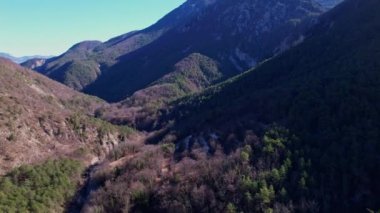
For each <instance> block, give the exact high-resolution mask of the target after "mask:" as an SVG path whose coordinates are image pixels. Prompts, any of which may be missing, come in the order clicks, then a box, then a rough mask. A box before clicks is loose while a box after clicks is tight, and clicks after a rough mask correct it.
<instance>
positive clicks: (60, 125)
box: [0, 58, 124, 174]
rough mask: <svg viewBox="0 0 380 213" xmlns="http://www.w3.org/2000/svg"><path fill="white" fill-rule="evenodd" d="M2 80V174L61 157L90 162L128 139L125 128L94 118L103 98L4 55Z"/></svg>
mask: <svg viewBox="0 0 380 213" xmlns="http://www.w3.org/2000/svg"><path fill="white" fill-rule="evenodd" d="M0 84H1V87H0V174H3V173H5V172H7V171H9V170H10V169H12V168H14V167H17V166H20V165H22V164H26V163H28V164H32V163H36V162H40V161H43V160H45V159H48V158H56V157H60V156H61V157H63V156H71V157H73V158H77V159H79V160H82V161H84V162H85V163H90V162H91V160H93V158H94V159H95V158H96V157H97V156H99V157H101V156H102V155H103V156H104V154H105V153H106V152H107V149H109V147H108V146H109V145H110V146H112V145H111V144H112V143H113V144H117V143H119V142H120V141H123V140H122V139H119V138H118V135H123V134H124V133H123V132H122V131H119V127H113V126H112V125H110V124H107V123H105V122H101V121H98V120H94V119H92V118H91V117H88V116H91V115H92V114H93V112H94V111H95V109H96V108H98V107H100V106H102V105H104V104H105V103H104V102H103V101H101V100H99V99H96V98H94V97H90V96H86V95H83V94H80V93H78V92H76V91H74V90H73V89H70V88H68V87H66V86H64V85H62V84H60V83H57V82H54V81H52V80H50V79H48V78H46V77H45V76H42V75H40V74H37V73H35V72H33V71H30V70H27V69H25V68H22V67H20V66H18V65H16V64H14V63H12V62H10V61H8V60H5V59H2V58H0ZM87 115H88V116H87ZM104 141H107V142H111V143H110V144H103V145H102V143H103V142H104ZM78 150H79V151H80V150H82V151H83V152H82V154H78V153H79V151H78ZM95 150H98V151H95ZM96 153H98V154H96Z"/></svg>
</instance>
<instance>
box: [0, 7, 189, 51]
mask: <svg viewBox="0 0 380 213" xmlns="http://www.w3.org/2000/svg"><path fill="white" fill-rule="evenodd" d="M183 2H185V0H0V27H1V31H0V52H6V53H10V54H12V55H15V56H25V55H36V54H37V55H58V54H61V53H63V52H64V51H65V50H67V49H68V48H69V47H71V46H72V45H73V44H75V43H77V42H80V41H83V40H101V41H105V40H108V39H110V38H112V37H114V36H118V35H121V34H124V33H127V32H129V31H132V30H136V29H142V28H145V27H147V26H149V25H151V24H153V23H154V22H156V21H157V20H158V19H160V18H161V17H162V16H164V15H165V14H167V13H168V12H170V11H171V10H173V9H174V8H176V7H178V6H179V5H181V4H182V3H183Z"/></svg>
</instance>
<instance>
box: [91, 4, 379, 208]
mask: <svg viewBox="0 0 380 213" xmlns="http://www.w3.org/2000/svg"><path fill="white" fill-rule="evenodd" d="M378 8H380V1H378V0H346V1H345V2H344V3H342V4H341V5H340V6H339V7H336V8H335V9H333V10H332V11H330V12H327V13H325V14H324V15H323V16H322V17H321V18H320V20H319V21H318V23H317V24H316V25H315V26H314V27H313V28H312V29H311V30H310V31H309V33H308V34H307V35H305V39H304V41H303V42H302V43H301V44H299V45H297V46H295V47H293V48H291V49H289V50H287V51H285V52H283V53H281V54H280V55H278V56H276V57H274V58H272V59H270V60H267V61H265V62H263V63H262V64H260V65H258V67H257V68H255V69H252V70H250V71H249V72H246V73H244V74H241V75H239V76H237V77H234V78H232V79H229V80H227V81H225V82H223V83H221V84H218V85H216V86H214V87H211V88H209V89H207V90H206V91H204V92H202V93H200V94H194V95H191V96H189V97H185V98H183V99H181V100H179V101H176V102H174V103H172V105H171V107H170V108H163V109H159V110H157V111H156V113H157V114H156V119H155V121H154V122H155V123H156V124H155V125H154V126H156V132H154V133H153V134H152V135H151V138H150V140H149V142H150V144H149V145H147V146H146V147H144V148H137V150H138V151H136V152H133V151H132V152H127V154H126V155H124V157H118V158H116V159H115V161H114V162H110V163H109V164H108V167H107V166H106V167H104V168H103V169H100V170H99V171H98V173H97V178H98V179H103V180H104V179H105V180H104V181H103V183H104V186H103V187H102V188H101V189H98V190H96V191H94V192H93V193H92V194H91V196H90V198H89V201H88V202H87V203H86V206H85V208H84V209H85V210H86V211H85V212H93V211H95V210H99V209H100V210H101V211H104V212H107V211H132V212H141V211H142V212H152V211H156V212H171V211H173V212H365V211H370V210H371V209H372V210H374V211H376V210H378V209H380V206H379V205H380V204H379V202H378V197H379V195H380V184H379V182H378V177H379V175H380V173H379V171H380V164H379V162H380V159H379V154H378V153H379V151H380V143H379V141H380V134H379V133H380V129H379V127H380V123H379V122H380V111H379V110H378V109H380V97H379V94H380V93H379V91H380V84H379V81H380V72H379V70H380V62H379V60H378V59H379V58H380V51H379V48H380V39H379V38H380V31H379V29H380V14H379V13H378V11H377V10H378ZM157 123H158V124H157ZM173 143H174V144H175V145H173ZM115 167H116V168H117V170H118V171H119V173H118V174H117V175H110V174H109V172H110V171H112V169H114V168H115ZM110 197H112V198H111V199H110Z"/></svg>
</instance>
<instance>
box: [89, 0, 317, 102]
mask: <svg viewBox="0 0 380 213" xmlns="http://www.w3.org/2000/svg"><path fill="white" fill-rule="evenodd" d="M188 3H189V2H187V3H185V4H188ZM321 11H322V10H321V9H320V8H319V6H318V5H317V4H315V3H313V2H312V1H300V0H291V1H281V0H272V1H263V0H239V1H232V0H223V1H216V2H215V3H214V4H212V5H210V6H208V7H207V8H206V9H204V11H203V12H202V13H199V14H198V15H197V16H195V17H194V18H192V19H189V20H188V21H187V22H184V23H182V24H181V25H178V26H176V27H174V28H173V29H171V30H170V31H168V32H167V33H165V34H164V35H162V36H161V37H160V38H158V39H157V40H155V41H154V42H152V43H150V44H149V45H147V46H145V47H143V48H141V49H138V50H136V51H134V52H132V53H130V54H126V55H124V56H123V57H121V58H120V62H119V63H117V64H115V65H114V66H113V67H111V68H110V69H109V70H108V71H107V73H105V74H104V75H102V76H100V77H99V78H98V79H97V80H96V81H95V82H94V83H93V84H91V85H89V86H88V87H87V88H85V90H84V91H85V92H86V93H89V94H93V95H96V96H99V97H101V98H103V99H106V100H108V101H120V100H122V99H124V98H126V97H128V96H130V95H132V94H133V93H134V92H135V91H137V90H140V89H143V88H145V87H146V86H148V85H149V84H151V83H152V82H154V81H156V80H158V79H159V78H161V77H163V76H164V75H166V74H168V73H169V72H170V70H172V67H173V66H174V65H175V64H176V63H178V62H179V61H181V60H182V59H183V58H186V57H187V56H189V55H191V54H193V53H200V54H202V55H205V56H207V57H209V58H212V59H213V60H216V61H218V62H219V63H220V64H221V65H222V67H223V68H224V73H223V75H224V77H225V78H227V77H229V76H233V75H236V74H238V73H239V72H241V71H243V70H245V69H248V68H250V67H253V66H255V65H256V64H257V63H259V62H260V61H262V60H264V59H266V58H268V57H271V56H273V55H274V54H276V53H279V52H281V51H283V50H284V49H286V48H288V47H289V46H292V45H293V44H295V43H297V42H299V41H300V39H301V40H302V37H300V35H301V34H302V32H304V31H305V30H306V29H307V28H308V27H309V26H310V25H312V23H313V21H314V20H315V18H316V17H317V16H318V15H319V14H320V13H321ZM227 71H228V72H227ZM115 79H117V80H116V81H115ZM111 82H112V83H111Z"/></svg>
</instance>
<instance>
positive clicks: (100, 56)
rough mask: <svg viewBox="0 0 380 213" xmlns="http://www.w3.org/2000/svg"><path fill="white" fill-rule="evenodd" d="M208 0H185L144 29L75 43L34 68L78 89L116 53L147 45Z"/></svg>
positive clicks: (113, 59) (110, 62)
mask: <svg viewBox="0 0 380 213" xmlns="http://www.w3.org/2000/svg"><path fill="white" fill-rule="evenodd" d="M212 3H213V1H209V0H201V1H199V0H189V1H187V3H185V4H183V5H181V6H180V7H178V8H177V9H176V10H174V11H172V12H171V13H169V14H168V15H166V16H165V17H163V18H162V19H161V20H159V21H158V22H157V23H155V24H154V25H152V26H150V27H148V28H146V29H144V30H141V31H134V32H130V33H127V34H124V35H121V36H118V37H115V38H112V39H110V40H109V41H106V42H104V43H101V42H99V41H85V42H81V43H78V44H76V45H74V46H73V47H72V48H70V50H68V51H67V52H66V53H64V54H62V55H61V56H58V57H56V58H52V59H50V60H48V61H47V62H46V64H45V65H44V66H41V67H39V68H38V69H37V70H38V71H39V72H41V73H42V74H45V75H47V76H49V77H50V78H53V79H55V80H57V81H60V82H62V83H64V84H66V85H68V86H70V87H72V88H74V89H77V90H82V89H83V88H85V87H86V86H88V85H89V84H91V83H92V82H93V81H95V80H96V79H97V78H98V76H99V75H100V74H101V73H103V72H106V71H107V70H108V68H109V67H110V66H112V65H114V64H115V63H117V62H118V60H119V57H120V56H122V55H124V54H128V53H130V52H133V51H135V50H137V49H139V48H142V47H144V46H146V45H148V44H149V43H151V42H153V41H154V40H156V39H157V38H159V37H160V36H162V35H163V34H165V33H166V32H167V31H168V30H170V29H171V28H173V27H175V26H177V25H178V24H181V23H183V22H186V21H187V19H190V18H191V17H193V16H195V15H196V14H198V13H200V12H201V11H202V10H203V9H204V8H205V7H206V6H208V5H210V4H212Z"/></svg>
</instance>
